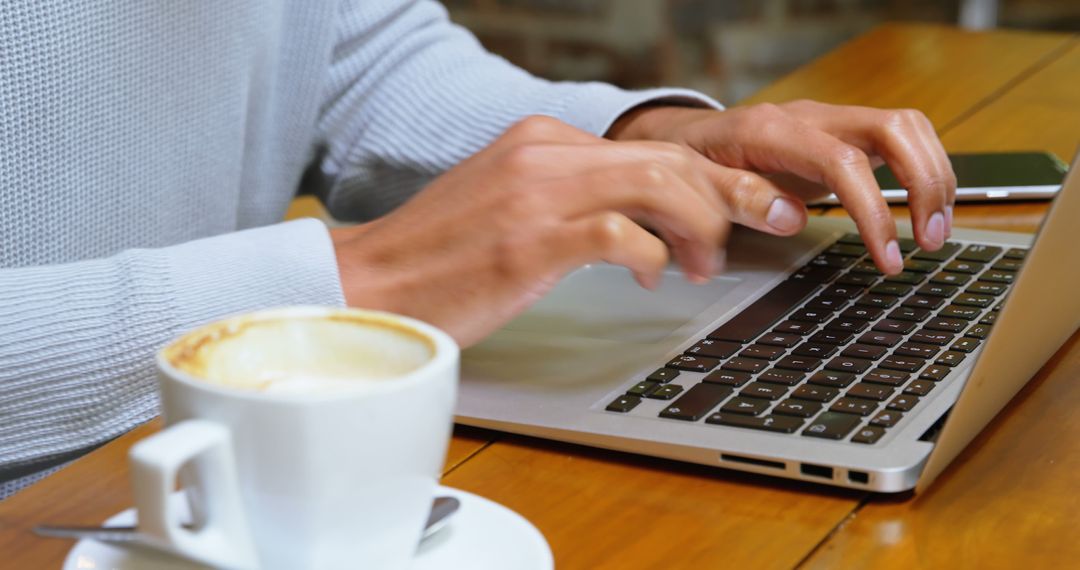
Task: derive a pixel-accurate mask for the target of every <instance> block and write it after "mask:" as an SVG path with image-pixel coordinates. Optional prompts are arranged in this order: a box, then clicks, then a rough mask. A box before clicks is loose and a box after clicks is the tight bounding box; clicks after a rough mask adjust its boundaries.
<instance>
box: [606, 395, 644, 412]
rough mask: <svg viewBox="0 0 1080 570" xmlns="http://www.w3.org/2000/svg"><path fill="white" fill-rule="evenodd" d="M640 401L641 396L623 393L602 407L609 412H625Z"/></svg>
mask: <svg viewBox="0 0 1080 570" xmlns="http://www.w3.org/2000/svg"><path fill="white" fill-rule="evenodd" d="M640 403H641V398H639V397H637V396H629V395H626V394H623V395H622V396H619V397H618V398H615V401H613V402H611V403H610V404H608V405H607V407H606V408H604V409H605V410H607V411H609V412H619V413H623V414H625V413H626V412H629V411H630V410H632V409H634V408H635V407H637V405H638V404H640Z"/></svg>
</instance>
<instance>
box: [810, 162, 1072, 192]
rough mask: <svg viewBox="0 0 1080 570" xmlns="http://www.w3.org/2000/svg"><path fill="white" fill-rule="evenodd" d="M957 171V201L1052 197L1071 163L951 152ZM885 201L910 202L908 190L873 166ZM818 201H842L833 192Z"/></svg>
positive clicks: (888, 173) (890, 172) (887, 169)
mask: <svg viewBox="0 0 1080 570" xmlns="http://www.w3.org/2000/svg"><path fill="white" fill-rule="evenodd" d="M949 161H950V162H952V166H953V172H955V173H956V201H957V202H988V201H998V200H1050V199H1052V198H1053V197H1054V195H1055V194H1057V192H1058V190H1060V189H1061V182H1062V181H1063V180H1065V173H1066V171H1067V170H1068V169H1069V166H1068V165H1067V164H1065V163H1064V162H1062V160H1061V159H1059V158H1058V157H1057V156H1054V154H1052V153H1049V152H993V153H976V154H950V155H949ZM874 178H875V179H877V183H878V186H880V187H881V193H882V195H883V196H884V197H885V201H886V202H889V203H890V204H897V203H901V204H902V203H904V202H907V190H905V189H903V188H901V186H900V182H898V181H897V180H896V177H895V176H893V173H892V171H891V170H889V167H888V166H880V167H878V168H877V169H876V170H874ZM816 203H817V204H839V203H840V201H839V200H838V199H837V197H836V194H830V195H829V196H828V197H826V198H825V199H823V200H821V201H819V202H816Z"/></svg>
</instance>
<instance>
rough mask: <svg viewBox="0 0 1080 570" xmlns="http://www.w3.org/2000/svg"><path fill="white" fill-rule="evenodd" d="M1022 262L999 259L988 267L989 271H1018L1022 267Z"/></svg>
mask: <svg viewBox="0 0 1080 570" xmlns="http://www.w3.org/2000/svg"><path fill="white" fill-rule="evenodd" d="M1023 265H1024V263H1023V262H1022V261H1019V260H1016V259H1001V260H999V261H998V262H997V263H995V264H993V265H991V266H990V269H997V270H999V271H1020V267H1021V266H1023Z"/></svg>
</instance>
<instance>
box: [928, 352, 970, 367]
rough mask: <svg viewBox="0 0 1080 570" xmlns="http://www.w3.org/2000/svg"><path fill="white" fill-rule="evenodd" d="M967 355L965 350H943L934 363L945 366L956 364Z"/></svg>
mask: <svg viewBox="0 0 1080 570" xmlns="http://www.w3.org/2000/svg"><path fill="white" fill-rule="evenodd" d="M966 357H967V355H966V354H964V353H963V352H956V351H954V350H950V351H947V352H942V353H941V356H939V357H937V360H935V361H934V363H936V364H942V365H945V366H956V365H957V364H960V363H961V362H963V361H964V358H966Z"/></svg>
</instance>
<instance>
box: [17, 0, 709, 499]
mask: <svg viewBox="0 0 1080 570" xmlns="http://www.w3.org/2000/svg"><path fill="white" fill-rule="evenodd" d="M659 98H666V99H672V100H676V99H677V100H681V101H683V102H688V101H689V102H694V103H696V104H700V105H714V106H715V105H716V104H715V102H712V101H711V100H708V99H707V98H704V97H702V96H700V95H697V94H696V93H693V92H689V91H682V90H671V89H668V90H649V91H642V92H626V91H621V90H618V89H615V88H613V87H611V86H608V85H604V84H599V83H577V84H574V83H552V82H547V81H543V80H540V79H536V78H533V77H530V76H529V75H527V74H526V73H524V72H523V71H521V70H519V69H516V68H514V67H513V66H511V65H509V64H508V63H507V62H505V61H504V60H502V59H500V58H498V57H495V56H493V55H491V54H488V53H486V52H485V51H484V50H483V49H482V48H481V47H480V46H479V44H478V43H477V42H476V40H475V39H474V38H473V37H472V36H471V35H470V34H469V33H468V32H466V31H465V30H463V29H461V28H459V27H457V26H454V25H453V24H451V23H450V22H449V21H448V19H447V17H446V12H445V10H444V9H443V8H442V7H441V6H440V5H439V4H437V3H435V2H430V1H421V0H367V1H355V2H353V1H342V2H336V3H335V2H318V1H311V0H266V1H260V2H254V1H245V0H239V1H228V2H188V1H173V0H107V1H91V0H57V1H49V2H36V1H14V2H3V3H0V217H2V218H0V222H2V223H0V481H6V482H4V483H0V497H3V496H6V495H7V494H10V493H11V492H14V491H15V490H16V489H18V488H20V487H21V486H24V485H25V484H27V483H29V482H31V481H34V480H37V479H39V478H40V477H41V476H42V472H41V471H42V469H46V468H50V469H51V468H54V466H55V465H59V464H61V463H63V462H65V461H68V460H70V459H71V458H72V457H75V456H77V455H78V454H79V452H81V451H83V450H86V449H88V448H91V447H93V446H95V445H99V444H101V443H103V442H105V441H108V440H109V439H111V438H113V437H116V436H118V435H120V434H122V433H124V432H125V431H127V430H129V429H131V428H132V427H134V426H136V425H138V424H139V423H141V422H144V421H146V420H148V419H150V418H152V417H153V416H154V415H156V414H157V412H158V403H157V395H156V385H155V380H154V367H153V353H154V351H155V350H157V349H158V348H160V347H161V346H162V345H163V344H164V343H165V342H167V341H168V340H169V339H170V338H173V337H174V336H176V335H177V334H179V333H180V332H182V331H184V330H187V329H189V328H191V327H193V326H195V325H197V324H200V323H203V322H206V321H209V320H213V319H216V318H219V317H221V316H224V315H227V314H231V313H236V312H240V311H246V310H252V309H257V308H263V307H269V306H275V305H286V304H329V305H340V304H342V303H343V296H342V292H341V288H340V283H339V280H338V274H337V267H336V264H335V260H334V252H333V248H332V244H331V242H330V239H329V235H328V233H327V231H326V228H325V227H324V226H323V225H322V224H320V223H319V222H316V221H313V220H306V221H299V222H290V223H281V219H282V216H283V214H284V212H285V209H286V208H287V206H288V204H289V202H290V200H291V199H292V198H293V196H294V195H295V193H296V191H297V190H298V189H305V190H309V191H312V192H315V193H316V194H318V195H319V196H320V197H322V199H323V200H324V202H325V203H326V204H327V205H328V207H329V208H330V209H331V211H332V212H333V213H334V214H335V215H336V216H338V217H340V218H344V219H351V220H367V219H371V218H374V217H377V216H379V215H382V214H385V213H386V212H388V211H390V210H391V209H393V208H394V207H395V206H396V205H398V204H400V203H401V202H403V201H404V200H406V199H407V198H408V197H409V196H411V195H412V194H413V193H414V192H415V191H417V190H418V189H419V188H421V187H422V186H423V185H424V184H425V183H426V182H427V181H429V180H430V179H431V177H433V176H435V175H438V174H439V173H440V172H442V171H444V170H446V169H447V168H449V167H450V166H452V165H454V164H456V163H457V162H459V161H461V160H462V159H463V158H465V157H467V156H469V155H471V154H473V153H475V152H476V151H477V150H479V149H481V148H483V147H484V146H485V145H487V144H488V143H490V142H491V141H492V140H493V139H494V138H495V137H497V136H498V135H499V134H500V133H502V132H503V131H504V130H505V129H506V128H507V127H508V126H510V125H511V124H513V123H514V122H517V121H519V120H521V119H522V118H523V117H525V116H527V115H530V114H546V115H551V116H554V117H556V118H559V119H561V120H563V121H565V122H567V123H570V124H572V125H575V126H578V127H580V128H582V129H584V130H587V131H589V132H593V133H595V134H602V133H603V132H604V131H606V130H607V128H608V127H609V126H610V124H611V123H612V122H613V121H614V120H615V119H616V118H617V117H618V116H619V115H620V114H621V113H623V112H624V111H625V110H627V109H629V108H632V107H634V106H636V105H639V104H641V103H643V102H646V101H649V100H655V99H659ZM305 173H306V174H305ZM239 230H246V231H239Z"/></svg>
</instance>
